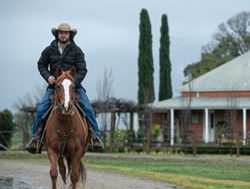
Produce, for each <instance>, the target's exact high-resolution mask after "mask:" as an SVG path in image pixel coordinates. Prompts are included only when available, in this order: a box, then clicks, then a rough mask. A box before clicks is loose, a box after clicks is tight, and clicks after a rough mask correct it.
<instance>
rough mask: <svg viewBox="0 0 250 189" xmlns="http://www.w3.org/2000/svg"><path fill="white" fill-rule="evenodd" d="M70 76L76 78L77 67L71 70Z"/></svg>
mask: <svg viewBox="0 0 250 189" xmlns="http://www.w3.org/2000/svg"><path fill="white" fill-rule="evenodd" d="M69 73H70V75H72V76H74V75H75V74H76V67H75V66H73V68H72V69H71V70H70V72H69Z"/></svg>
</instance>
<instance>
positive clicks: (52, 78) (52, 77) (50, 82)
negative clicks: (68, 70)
mask: <svg viewBox="0 0 250 189" xmlns="http://www.w3.org/2000/svg"><path fill="white" fill-rule="evenodd" d="M48 82H49V84H50V85H53V84H55V82H56V78H55V77H54V76H49V78H48Z"/></svg>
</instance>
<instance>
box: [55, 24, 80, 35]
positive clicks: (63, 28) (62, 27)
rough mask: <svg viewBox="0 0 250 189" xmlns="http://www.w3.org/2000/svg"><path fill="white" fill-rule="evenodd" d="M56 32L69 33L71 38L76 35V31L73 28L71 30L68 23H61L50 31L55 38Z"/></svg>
mask: <svg viewBox="0 0 250 189" xmlns="http://www.w3.org/2000/svg"><path fill="white" fill-rule="evenodd" d="M58 31H69V32H70V33H71V36H72V37H74V36H75V35H76V33H77V30H76V29H74V28H71V26H70V25H69V24H68V23H61V24H60V25H59V26H58V27H57V28H52V29H51V32H52V34H53V35H54V36H55V37H57V32H58Z"/></svg>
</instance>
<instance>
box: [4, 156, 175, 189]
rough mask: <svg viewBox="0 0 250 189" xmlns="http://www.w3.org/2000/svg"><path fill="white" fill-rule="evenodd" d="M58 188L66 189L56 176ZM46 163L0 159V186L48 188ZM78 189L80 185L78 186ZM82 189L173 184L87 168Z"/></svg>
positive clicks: (168, 188) (165, 188) (150, 188)
mask: <svg viewBox="0 0 250 189" xmlns="http://www.w3.org/2000/svg"><path fill="white" fill-rule="evenodd" d="M58 178H59V179H58V186H59V187H58V188H60V189H68V188H69V187H68V186H64V185H63V183H62V181H61V178H60V177H58ZM50 186H51V185H50V176H49V166H48V165H40V164H36V163H29V162H27V161H25V162H22V161H16V160H1V161H0V188H1V189H49V188H50ZM78 188H83V187H82V186H81V185H79V187H78ZM84 188H85V189H173V188H177V187H176V186H174V185H170V184H166V183H162V182H158V181H153V180H149V179H145V178H141V177H132V176H126V175H123V174H115V173H108V172H103V171H96V170H95V171H94V170H87V183H86V185H85V187H84Z"/></svg>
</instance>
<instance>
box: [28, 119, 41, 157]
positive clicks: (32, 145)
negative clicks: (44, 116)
mask: <svg viewBox="0 0 250 189" xmlns="http://www.w3.org/2000/svg"><path fill="white" fill-rule="evenodd" d="M42 132H43V124H42V123H41V124H40V125H39V127H38V129H37V132H36V134H35V136H34V137H33V138H32V139H31V141H30V142H29V144H28V146H27V148H26V150H27V151H28V152H29V153H31V154H37V153H41V151H42V144H40V138H41V135H42Z"/></svg>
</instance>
